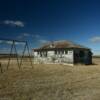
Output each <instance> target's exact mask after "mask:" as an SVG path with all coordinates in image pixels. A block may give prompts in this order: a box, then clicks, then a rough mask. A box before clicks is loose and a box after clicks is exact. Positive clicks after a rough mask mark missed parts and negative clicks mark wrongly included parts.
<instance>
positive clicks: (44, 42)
mask: <svg viewBox="0 0 100 100" xmlns="http://www.w3.org/2000/svg"><path fill="white" fill-rule="evenodd" d="M38 41H39V42H40V44H47V43H49V42H50V41H49V40H45V39H41V40H38Z"/></svg>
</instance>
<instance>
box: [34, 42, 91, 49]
mask: <svg viewBox="0 0 100 100" xmlns="http://www.w3.org/2000/svg"><path fill="white" fill-rule="evenodd" d="M62 48H79V49H89V48H87V47H85V46H82V45H79V44H76V43H73V42H70V41H54V42H50V43H48V44H45V45H43V46H41V47H40V48H38V49H34V50H44V49H45V50H46V49H47V50H48V49H62Z"/></svg>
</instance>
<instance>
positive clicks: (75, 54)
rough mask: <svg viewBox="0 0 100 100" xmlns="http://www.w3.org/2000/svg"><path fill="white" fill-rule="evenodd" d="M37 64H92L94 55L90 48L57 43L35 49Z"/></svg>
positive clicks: (62, 42) (64, 42) (68, 43)
mask: <svg viewBox="0 0 100 100" xmlns="http://www.w3.org/2000/svg"><path fill="white" fill-rule="evenodd" d="M33 54H34V61H35V63H46V64H47V63H60V64H61V63H62V64H71V65H73V64H76V63H83V64H91V63H92V53H91V50H90V49H89V48H86V47H84V46H81V45H78V44H75V43H72V42H69V41H55V42H51V43H48V44H45V45H43V46H42V47H40V48H37V49H33Z"/></svg>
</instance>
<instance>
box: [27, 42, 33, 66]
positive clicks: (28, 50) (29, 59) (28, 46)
mask: <svg viewBox="0 0 100 100" xmlns="http://www.w3.org/2000/svg"><path fill="white" fill-rule="evenodd" d="M26 46H27V50H28V55H29V60H30V63H31V66H32V68H33V67H34V66H33V63H32V58H31V55H30V51H29V46H28V43H27V42H26Z"/></svg>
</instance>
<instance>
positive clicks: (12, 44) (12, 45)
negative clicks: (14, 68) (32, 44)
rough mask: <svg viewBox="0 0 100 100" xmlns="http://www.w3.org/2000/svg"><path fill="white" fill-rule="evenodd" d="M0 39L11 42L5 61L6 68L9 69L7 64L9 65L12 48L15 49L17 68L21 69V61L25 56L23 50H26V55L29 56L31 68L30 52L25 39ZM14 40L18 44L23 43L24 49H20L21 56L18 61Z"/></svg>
mask: <svg viewBox="0 0 100 100" xmlns="http://www.w3.org/2000/svg"><path fill="white" fill-rule="evenodd" d="M0 41H4V42H8V41H10V42H11V48H10V53H9V58H8V63H7V70H8V69H9V66H10V61H11V55H12V53H13V49H14V51H15V55H16V60H17V65H18V68H19V69H21V66H22V61H23V58H24V56H25V51H26V50H27V51H28V57H29V60H30V64H31V66H32V68H33V63H32V57H31V54H30V50H29V45H28V42H27V41H20V40H11V39H0ZM16 42H17V43H19V44H20V43H24V44H25V45H24V49H23V51H22V56H21V59H20V61H19V57H18V52H17V48H16Z"/></svg>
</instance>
